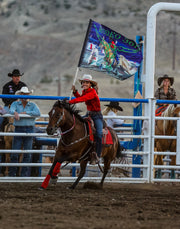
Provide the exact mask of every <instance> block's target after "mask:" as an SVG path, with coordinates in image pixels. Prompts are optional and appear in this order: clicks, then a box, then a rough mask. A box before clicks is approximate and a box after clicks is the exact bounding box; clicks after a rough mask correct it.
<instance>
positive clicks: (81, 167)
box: [69, 161, 88, 189]
mask: <svg viewBox="0 0 180 229" xmlns="http://www.w3.org/2000/svg"><path fill="white" fill-rule="evenodd" d="M87 162H88V161H81V163H80V173H79V176H78V178H77V179H76V181H75V182H74V183H73V184H72V186H70V187H69V188H70V189H75V187H76V186H77V184H78V183H79V181H80V180H81V178H83V176H84V174H85V171H86V166H87Z"/></svg>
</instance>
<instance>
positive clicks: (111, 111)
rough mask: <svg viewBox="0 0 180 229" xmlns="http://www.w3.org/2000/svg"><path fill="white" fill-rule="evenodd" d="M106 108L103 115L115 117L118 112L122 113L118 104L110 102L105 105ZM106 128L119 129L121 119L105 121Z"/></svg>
mask: <svg viewBox="0 0 180 229" xmlns="http://www.w3.org/2000/svg"><path fill="white" fill-rule="evenodd" d="M105 106H106V108H105V109H104V111H103V115H108V116H117V113H118V111H123V109H122V107H120V106H119V103H118V102H113V101H111V102H110V103H109V104H106V105H105ZM106 122H107V126H109V127H111V128H115V127H119V126H121V125H122V124H123V123H124V120H122V119H114V118H109V119H107V120H106Z"/></svg>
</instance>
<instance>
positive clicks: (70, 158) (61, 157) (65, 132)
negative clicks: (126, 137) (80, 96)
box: [41, 101, 120, 189]
mask: <svg viewBox="0 0 180 229" xmlns="http://www.w3.org/2000/svg"><path fill="white" fill-rule="evenodd" d="M78 113H79V112H78V111H77V110H76V109H75V106H74V105H70V104H69V103H66V102H65V101H57V102H56V103H55V104H54V106H53V108H52V109H51V111H50V112H49V124H48V127H47V133H48V134H49V135H52V134H54V133H55V131H56V130H57V129H58V128H60V130H61V139H60V141H59V145H58V147H57V150H56V154H55V158H54V162H53V164H52V166H51V168H50V170H49V173H48V175H47V176H46V178H45V180H44V182H43V183H42V185H41V188H43V189H44V188H46V187H47V186H48V183H49V180H50V178H51V179H52V180H53V179H54V180H55V181H57V173H58V172H59V171H60V165H61V163H62V162H65V161H66V162H76V161H80V169H81V170H80V173H79V176H78V178H77V179H76V181H75V182H74V183H73V185H72V186H71V188H73V189H74V188H75V187H76V185H77V184H78V183H79V181H80V180H81V178H82V177H83V176H84V174H85V170H86V166H87V163H88V161H90V159H91V153H92V152H93V150H94V144H92V143H91V142H90V141H89V136H88V132H87V126H86V122H85V120H84V119H83V118H82V117H81V116H80V115H79V114H78ZM109 130H110V133H111V136H112V139H113V144H112V145H109V146H106V147H105V146H104V145H103V149H102V154H101V156H102V157H103V159H104V171H103V176H102V179H101V183H100V184H101V186H103V182H104V179H105V177H106V175H107V173H108V170H109V168H110V164H111V162H112V161H113V160H114V158H115V157H116V156H118V155H119V156H120V144H119V140H118V137H117V135H116V133H115V131H114V130H113V129H111V128H109Z"/></svg>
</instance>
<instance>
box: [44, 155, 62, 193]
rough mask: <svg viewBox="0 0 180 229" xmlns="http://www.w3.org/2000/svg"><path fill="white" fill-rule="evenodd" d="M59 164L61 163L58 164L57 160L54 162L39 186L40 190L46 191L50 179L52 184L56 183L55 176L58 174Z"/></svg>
mask: <svg viewBox="0 0 180 229" xmlns="http://www.w3.org/2000/svg"><path fill="white" fill-rule="evenodd" d="M61 163H62V162H59V161H58V160H56V159H55V160H54V162H53V164H52V166H51V168H50V170H49V173H48V174H47V176H46V177H45V179H44V181H43V183H42V184H41V187H40V188H41V189H46V188H47V186H48V184H49V181H50V179H52V183H57V179H58V177H57V174H58V173H59V172H60V167H61Z"/></svg>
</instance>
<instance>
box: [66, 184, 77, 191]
mask: <svg viewBox="0 0 180 229" xmlns="http://www.w3.org/2000/svg"><path fill="white" fill-rule="evenodd" d="M67 189H71V190H73V189H75V187H74V186H73V185H71V186H68V187H67Z"/></svg>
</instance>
